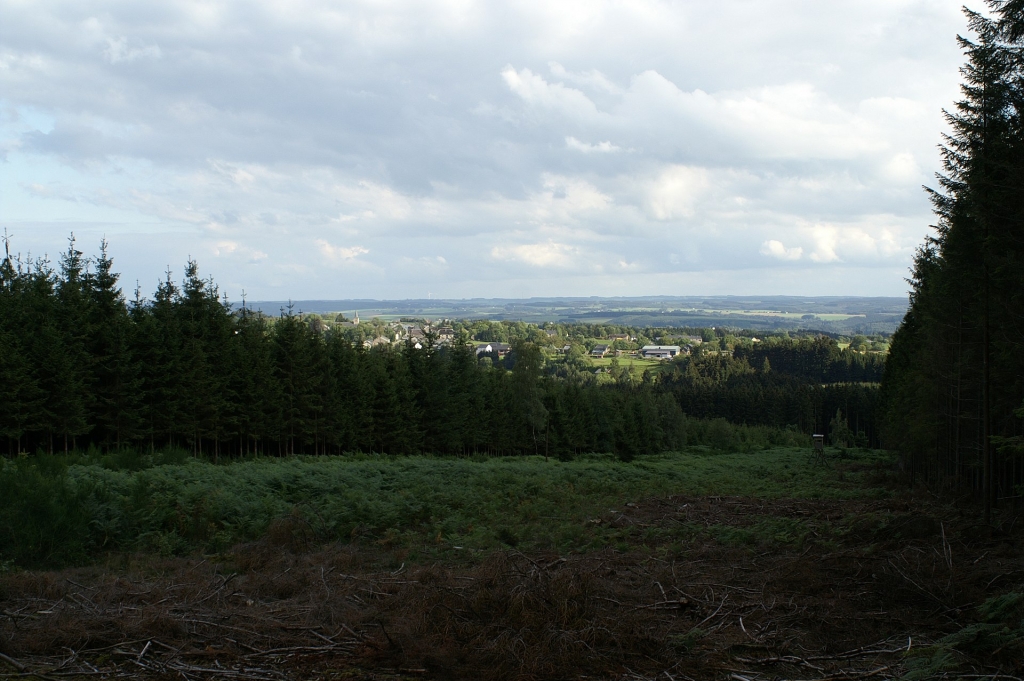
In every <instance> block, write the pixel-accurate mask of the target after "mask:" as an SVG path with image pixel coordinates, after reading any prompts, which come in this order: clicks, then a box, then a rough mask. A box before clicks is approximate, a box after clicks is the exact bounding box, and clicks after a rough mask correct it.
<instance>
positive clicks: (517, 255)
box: [491, 241, 579, 267]
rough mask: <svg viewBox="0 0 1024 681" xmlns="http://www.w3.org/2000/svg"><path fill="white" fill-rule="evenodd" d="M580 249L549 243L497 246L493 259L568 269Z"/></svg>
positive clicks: (493, 251) (492, 253) (494, 249)
mask: <svg viewBox="0 0 1024 681" xmlns="http://www.w3.org/2000/svg"><path fill="white" fill-rule="evenodd" d="M578 252H579V251H578V249H577V248H575V247H573V246H570V245H568V244H560V243H555V242H553V241H548V242H545V243H536V244H521V245H518V246H495V247H494V248H492V249H491V257H492V258H494V259H495V260H506V261H518V262H522V263H526V264H527V265H532V266H534V267H567V266H570V265H572V264H573V258H574V257H575V256H576V255H577V254H578Z"/></svg>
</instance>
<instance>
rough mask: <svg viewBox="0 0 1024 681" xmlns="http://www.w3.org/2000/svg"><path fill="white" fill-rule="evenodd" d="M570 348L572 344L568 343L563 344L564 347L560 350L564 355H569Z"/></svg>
mask: <svg viewBox="0 0 1024 681" xmlns="http://www.w3.org/2000/svg"><path fill="white" fill-rule="evenodd" d="M570 350H572V346H571V345H569V344H568V343H566V344H565V345H563V346H562V349H561V350H559V352H560V353H562V354H563V355H568V354H569V351H570Z"/></svg>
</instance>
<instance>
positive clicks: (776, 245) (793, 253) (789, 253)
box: [761, 239, 804, 260]
mask: <svg viewBox="0 0 1024 681" xmlns="http://www.w3.org/2000/svg"><path fill="white" fill-rule="evenodd" d="M761 253H762V254H763V255H767V256H771V257H773V258H777V259H779V260H799V259H800V257H801V256H802V255H803V254H804V249H803V248H801V247H800V246H794V247H793V248H786V247H785V246H784V245H783V243H782V242H781V241H777V240H775V239H770V240H768V241H765V242H764V243H763V244H761Z"/></svg>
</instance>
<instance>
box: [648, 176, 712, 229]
mask: <svg viewBox="0 0 1024 681" xmlns="http://www.w3.org/2000/svg"><path fill="white" fill-rule="evenodd" d="M707 188H708V180H707V172H706V171H705V170H704V169H703V168H693V167H689V166H681V165H673V166H669V167H668V168H666V169H664V170H663V171H662V172H661V173H659V174H658V176H657V177H655V178H654V179H653V180H652V181H650V182H649V184H648V186H647V197H646V198H647V209H648V212H649V213H650V215H651V217H653V218H654V219H655V220H675V219H678V218H687V217H692V216H693V214H694V209H695V206H696V203H697V201H698V199H699V198H700V196H701V194H703V193H704V191H705V190H706V189H707Z"/></svg>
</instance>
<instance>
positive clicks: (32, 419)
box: [0, 239, 875, 459]
mask: <svg viewBox="0 0 1024 681" xmlns="http://www.w3.org/2000/svg"><path fill="white" fill-rule="evenodd" d="M0 320H2V322H0V437H2V438H4V440H6V451H7V452H8V453H15V452H21V451H36V450H39V449H42V450H44V451H69V450H72V449H84V448H88V447H90V446H92V447H99V448H101V449H105V450H117V449H125V448H135V449H139V448H149V449H151V450H156V449H159V448H165V447H181V448H187V449H189V450H191V451H194V452H195V453H197V454H204V455H209V456H213V457H220V456H237V455H252V454H273V455H284V454H300V453H301V454H326V453H339V452H347V451H363V452H382V453H388V454H405V453H415V452H431V453H438V454H459V455H463V454H470V453H486V454H495V455H513V454H545V455H548V456H557V457H561V458H566V457H571V456H574V455H575V454H578V453H582V452H591V451H613V452H616V453H618V454H619V456H621V457H622V458H627V459H628V458H632V457H633V456H636V455H637V454H639V453H641V452H651V451H662V450H666V449H674V448H679V447H682V446H685V445H686V444H687V442H688V440H687V438H688V437H689V442H690V443H691V444H693V443H695V442H697V441H701V438H704V437H705V436H706V434H707V432H708V431H707V429H706V428H705V426H702V425H700V424H697V423H695V422H693V421H692V420H691V421H690V422H689V425H688V421H687V415H689V416H692V417H696V418H698V419H714V418H719V419H726V420H728V421H731V422H732V423H736V424H747V425H750V426H768V427H773V428H781V429H785V428H789V429H790V431H791V432H793V433H797V434H800V433H809V432H811V431H814V430H820V429H822V428H823V427H827V424H828V418H829V417H830V416H832V415H833V412H834V411H835V410H836V409H842V411H843V413H844V414H849V415H851V417H852V418H853V422H852V427H853V429H854V431H855V432H860V431H863V433H864V436H865V437H866V438H868V439H869V440H871V439H873V438H874V437H875V435H874V426H873V422H872V421H871V417H870V413H869V412H870V404H871V400H870V397H864V396H863V395H862V392H863V390H867V389H862V388H857V389H855V388H841V387H835V386H832V387H829V386H822V385H820V380H821V376H819V375H818V373H814V372H811V373H812V374H813V376H812V378H813V381H809V380H807V379H806V377H804V376H802V375H798V374H795V375H790V374H786V373H784V372H781V371H773V370H771V369H770V368H769V367H768V365H769V363H770V361H769V359H768V357H771V358H776V355H775V354H771V355H769V356H766V358H765V361H764V362H763V365H764V366H762V367H761V368H759V369H757V370H754V369H752V368H751V365H750V363H749V361H748V358H747V357H739V358H735V359H734V358H730V357H719V356H715V355H712V356H708V357H704V358H694V359H693V360H692V361H691V360H688V361H686V362H682V363H678V364H676V365H674V368H670V370H668V371H664V372H661V373H660V374H655V373H653V372H652V373H648V374H645V375H643V376H640V375H638V374H636V373H634V372H630V371H627V370H625V369H624V368H623V369H618V368H615V367H613V369H614V371H613V374H612V378H613V380H612V381H611V382H610V383H609V382H607V381H597V380H595V376H594V374H593V373H591V372H590V371H588V370H574V369H572V363H571V360H566V361H565V362H563V363H561V364H559V363H557V362H551V361H547V360H546V359H545V354H544V352H543V350H542V346H541V345H540V344H538V343H535V342H531V341H529V340H516V341H515V342H514V344H513V349H512V352H510V353H509V354H508V355H507V356H506V357H505V358H504V359H503V360H502V361H500V362H492V361H490V360H489V359H487V360H486V361H481V358H478V356H477V355H476V352H475V349H474V348H472V347H470V346H468V345H466V344H464V343H454V344H451V345H443V346H442V345H436V344H434V343H433V342H432V341H431V339H429V338H428V340H427V343H426V345H425V346H424V347H419V348H418V347H416V346H415V345H414V344H412V343H406V344H404V345H398V346H382V347H376V348H372V349H367V348H365V347H364V346H363V344H361V343H359V342H353V338H352V337H351V334H350V333H348V332H347V331H346V329H344V328H342V327H341V326H335V327H325V326H324V325H323V324H322V323H317V322H318V321H319V319H318V318H309V319H307V318H303V316H301V315H299V314H295V313H294V311H293V310H290V309H285V310H282V311H281V314H280V315H279V316H277V317H268V316H265V315H263V314H262V313H259V312H254V311H252V310H250V309H247V308H246V307H245V306H244V305H243V306H242V307H241V308H236V307H233V306H232V305H229V304H228V302H227V301H226V300H225V299H223V298H222V297H221V296H220V292H219V290H218V287H217V286H216V284H215V283H214V282H213V280H212V279H204V278H202V277H200V275H199V271H198V267H197V265H196V263H195V262H189V263H188V264H187V266H186V268H185V272H184V278H183V280H182V281H181V283H180V284H179V283H177V282H175V281H174V279H173V278H172V275H171V273H168V274H167V276H166V277H165V278H164V280H163V281H162V282H161V283H160V284H159V286H158V287H157V290H156V292H155V293H154V294H153V297H152V299H146V298H144V297H142V296H141V294H140V292H138V291H136V293H135V296H134V298H133V299H131V300H127V299H126V298H125V296H124V294H123V292H122V290H121V288H120V287H119V285H118V274H117V273H116V272H114V270H113V262H112V260H111V258H110V257H109V254H108V252H107V247H106V244H105V243H103V244H102V245H101V248H100V253H99V255H98V256H97V257H96V258H94V259H92V258H86V257H85V256H84V255H83V253H82V252H81V251H80V250H79V249H78V247H77V245H76V244H75V242H74V240H73V239H72V240H71V242H70V244H69V246H68V249H67V251H66V252H65V253H63V254H62V255H61V256H60V258H59V259H58V262H57V263H56V265H55V266H54V265H52V264H51V263H50V262H48V261H47V260H45V259H36V260H33V261H26V260H23V259H22V258H21V257H20V256H12V255H11V254H10V252H9V251H8V252H7V253H6V257H5V258H4V260H3V261H2V262H0ZM829 342H831V343H832V345H828V342H825V341H821V342H816V344H815V343H812V344H810V345H808V346H807V347H808V348H810V349H811V350H813V352H818V349H819V348H825V350H826V352H825V356H827V357H830V358H832V360H834V359H835V358H836V357H839V356H840V355H839V354H837V349H836V348H835V347H834V346H835V343H834V341H829ZM779 347H780V348H783V350H784V353H789V354H786V355H785V356H787V357H788V356H789V355H790V354H792V353H793V352H796V353H797V354H798V355H799V353H800V349H799V348H803V347H804V346H803V345H800V344H799V343H797V344H796V345H794V346H793V347H796V348H797V350H795V351H794V350H793V349H792V348H790V346H789V345H787V344H785V343H783V344H781V345H780V346H779ZM786 348H789V349H786ZM773 352H776V351H775V350H773ZM779 352H783V351H779ZM819 354H820V353H819ZM840 354H841V353H840ZM782 356H783V355H778V357H780V358H781V357H782ZM755 358H756V357H755ZM832 360H829V361H832ZM776 361H777V362H778V363H779V364H780V365H785V364H786V362H785V361H784V360H782V359H776ZM794 361H795V360H794ZM814 361H817V360H814ZM814 361H808V362H805V364H806V365H807V366H812V365H813V366H817V365H815V364H814ZM794 366H795V365H794ZM819 373H820V372H819ZM858 390H860V391H861V392H858ZM869 392H870V390H869ZM715 437H716V438H717V441H721V442H725V441H727V440H728V438H724V439H723V437H720V436H715ZM783 440H786V438H783ZM786 441H789V440H786ZM780 442H781V441H780Z"/></svg>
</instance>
